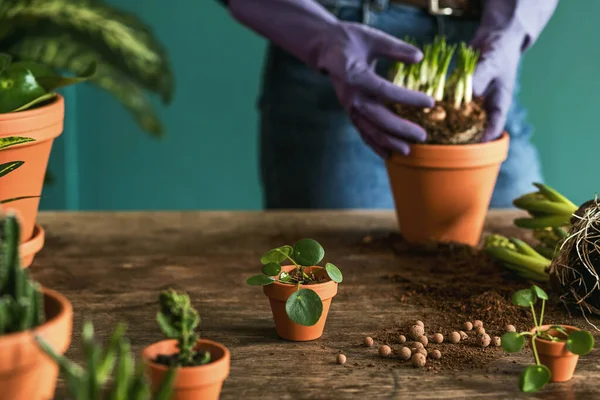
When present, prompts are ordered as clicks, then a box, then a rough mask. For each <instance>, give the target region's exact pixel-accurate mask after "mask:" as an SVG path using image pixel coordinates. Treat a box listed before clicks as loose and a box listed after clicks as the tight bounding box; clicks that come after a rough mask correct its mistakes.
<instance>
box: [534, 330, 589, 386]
mask: <svg viewBox="0 0 600 400" xmlns="http://www.w3.org/2000/svg"><path fill="white" fill-rule="evenodd" d="M559 326H561V327H563V329H564V330H566V331H567V332H569V333H570V332H574V331H579V330H580V329H579V328H577V327H574V326H569V325H559ZM541 328H542V330H546V329H548V328H550V325H542V326H541ZM535 331H536V328H533V329H531V331H530V332H531V333H535ZM550 334H551V335H553V336H558V337H560V336H561V334H560V333H559V332H558V331H556V330H554V329H551V330H550ZM529 346H530V347H531V340H530V342H529ZM535 347H536V349H537V352H538V356H539V357H540V362H541V363H542V364H544V365H545V366H546V367H548V368H550V371H551V372H552V376H551V377H550V381H551V382H566V381H568V380H570V379H571V378H572V377H573V373H574V372H575V367H576V366H577V361H579V355H577V354H574V353H571V352H570V351H569V350H567V343H566V342H551V341H550V340H544V339H540V338H536V339H535Z"/></svg>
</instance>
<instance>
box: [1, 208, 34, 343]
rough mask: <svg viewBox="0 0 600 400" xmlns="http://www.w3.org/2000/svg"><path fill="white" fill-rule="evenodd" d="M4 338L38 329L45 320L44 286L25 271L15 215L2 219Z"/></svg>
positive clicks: (2, 312)
mask: <svg viewBox="0 0 600 400" xmlns="http://www.w3.org/2000/svg"><path fill="white" fill-rule="evenodd" d="M0 232H1V235H0V335H2V334H8V333H13V332H23V331H27V330H30V329H32V328H35V327H36V326H38V325H40V324H42V323H43V322H44V320H45V315H44V294H43V293H42V291H41V287H40V285H39V284H38V283H37V282H35V281H33V280H31V279H30V278H29V274H28V272H27V271H26V270H24V269H22V268H21V265H20V257H19V244H20V236H21V235H20V225H19V222H18V220H17V218H16V216H15V215H13V214H12V213H10V214H7V215H6V217H5V218H2V217H1V216H0Z"/></svg>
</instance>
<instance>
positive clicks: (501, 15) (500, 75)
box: [471, 0, 558, 141]
mask: <svg viewBox="0 0 600 400" xmlns="http://www.w3.org/2000/svg"><path fill="white" fill-rule="evenodd" d="M557 4H558V0H487V1H485V2H484V9H483V15H482V18H481V25H480V26H479V28H478V29H477V32H476V33H475V37H474V38H473V40H472V42H471V45H472V46H473V47H475V48H477V49H479V50H480V51H481V58H480V61H479V64H478V66H477V69H476V70H475V74H474V75H473V93H474V94H475V95H476V96H484V97H485V103H486V104H485V106H486V111H487V113H488V127H487V130H486V132H485V135H484V137H483V141H490V140H494V139H497V138H498V137H499V136H500V135H501V134H502V131H503V130H504V125H505V123H506V115H507V113H508V110H509V108H510V105H511V103H512V97H513V89H514V86H515V79H516V76H517V70H518V67H519V61H520V58H521V55H522V54H523V52H524V51H525V50H527V49H528V48H529V47H531V45H532V44H533V43H534V42H535V41H536V40H537V38H538V36H539V34H540V33H541V31H542V30H543V29H544V27H545V26H546V24H547V23H548V21H549V20H550V17H551V16H552V14H553V13H554V10H555V9H556V5H557Z"/></svg>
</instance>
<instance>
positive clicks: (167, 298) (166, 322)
mask: <svg viewBox="0 0 600 400" xmlns="http://www.w3.org/2000/svg"><path fill="white" fill-rule="evenodd" d="M159 307H160V309H159V311H158V313H157V314H156V321H157V322H158V326H159V327H160V329H161V331H162V332H163V334H164V335H165V336H166V337H168V338H170V339H177V348H178V350H179V353H177V354H175V355H169V356H166V355H160V356H158V358H157V360H156V362H158V363H161V364H166V365H178V366H181V367H191V366H197V365H204V364H208V363H209V362H210V353H209V352H208V351H196V350H195V346H196V342H197V341H198V339H199V338H200V336H199V335H198V334H197V333H196V328H197V327H198V325H199V324H200V316H199V315H198V311H196V309H195V308H194V307H192V304H191V302H190V297H189V295H188V294H187V293H180V292H177V291H175V290H173V289H168V290H166V291H163V292H162V293H161V294H160V296H159Z"/></svg>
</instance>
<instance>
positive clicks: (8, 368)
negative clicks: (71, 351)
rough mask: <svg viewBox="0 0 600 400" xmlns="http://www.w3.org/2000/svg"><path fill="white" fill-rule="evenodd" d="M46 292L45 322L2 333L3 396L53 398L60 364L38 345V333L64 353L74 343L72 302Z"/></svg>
mask: <svg viewBox="0 0 600 400" xmlns="http://www.w3.org/2000/svg"><path fill="white" fill-rule="evenodd" d="M43 292H44V302H45V311H46V322H45V323H43V324H42V325H40V326H39V327H37V328H36V329H33V330H31V331H26V332H16V333H11V334H8V335H0V354H1V356H0V388H1V389H2V390H0V400H48V399H53V398H54V391H55V389H56V381H57V379H58V372H59V368H58V365H57V364H56V363H55V362H54V361H53V360H52V359H50V358H49V357H48V356H47V355H46V353H44V351H43V350H42V349H41V348H40V347H39V345H38V343H37V341H36V340H35V335H39V336H40V337H42V338H43V339H44V340H45V341H46V342H47V343H48V344H49V345H50V346H51V347H52V348H53V349H54V350H55V351H56V352H57V353H59V354H65V352H66V351H67V349H68V348H69V345H70V344H71V333H72V329H73V306H72V305H71V303H70V302H69V300H67V298H65V297H64V296H63V295H61V294H60V293H58V292H55V291H53V290H49V289H43Z"/></svg>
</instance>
